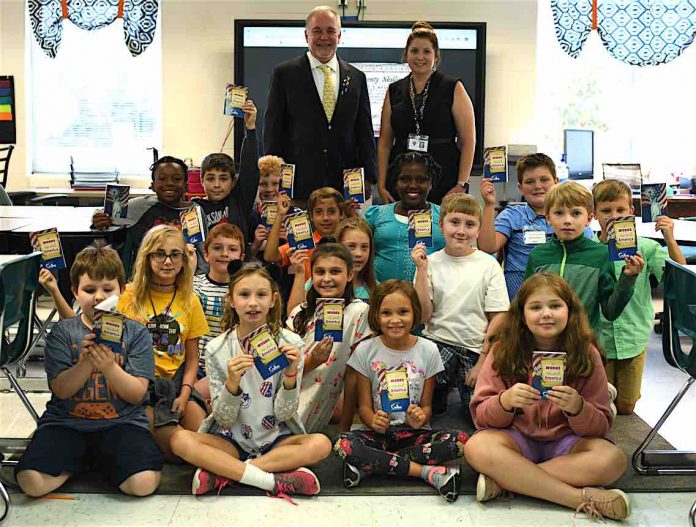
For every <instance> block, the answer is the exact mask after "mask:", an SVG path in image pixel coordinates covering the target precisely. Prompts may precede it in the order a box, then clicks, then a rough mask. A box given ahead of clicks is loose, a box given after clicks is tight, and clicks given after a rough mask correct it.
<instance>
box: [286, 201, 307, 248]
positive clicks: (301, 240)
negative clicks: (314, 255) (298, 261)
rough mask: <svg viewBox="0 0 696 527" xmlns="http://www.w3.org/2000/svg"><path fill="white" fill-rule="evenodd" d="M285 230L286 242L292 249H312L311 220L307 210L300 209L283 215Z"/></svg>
mask: <svg viewBox="0 0 696 527" xmlns="http://www.w3.org/2000/svg"><path fill="white" fill-rule="evenodd" d="M285 230H286V231H287V232H288V244H289V245H290V247H292V248H293V249H314V238H313V237H312V222H311V221H310V220H309V216H308V215H307V212H305V211H303V210H301V211H299V212H295V213H292V214H288V215H287V216H285Z"/></svg>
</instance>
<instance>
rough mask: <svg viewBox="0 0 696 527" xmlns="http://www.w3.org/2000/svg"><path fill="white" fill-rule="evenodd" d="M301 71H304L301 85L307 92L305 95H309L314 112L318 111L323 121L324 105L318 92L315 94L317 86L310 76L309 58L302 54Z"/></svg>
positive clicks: (324, 114)
mask: <svg viewBox="0 0 696 527" xmlns="http://www.w3.org/2000/svg"><path fill="white" fill-rule="evenodd" d="M302 69H303V70H304V73H303V76H304V82H303V84H304V85H305V90H307V93H310V94H311V95H310V96H309V98H310V99H311V100H312V101H314V102H313V103H311V104H313V105H314V106H315V111H318V112H319V113H321V115H323V116H324V119H326V112H325V111H324V105H323V104H322V103H321V97H319V92H317V85H316V84H314V76H313V75H312V67H311V65H310V63H309V58H307V54H304V55H303V56H302ZM334 111H335V110H334Z"/></svg>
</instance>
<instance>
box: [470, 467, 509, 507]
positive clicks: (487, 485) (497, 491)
mask: <svg viewBox="0 0 696 527" xmlns="http://www.w3.org/2000/svg"><path fill="white" fill-rule="evenodd" d="M502 492H503V489H502V488H500V485H498V484H497V483H496V482H495V481H493V480H492V479H491V478H489V477H488V476H486V475H485V474H479V477H478V481H477V482H476V501H478V502H481V503H483V502H484V501H490V500H493V499H495V498H497V497H498V496H500V495H501V494H502Z"/></svg>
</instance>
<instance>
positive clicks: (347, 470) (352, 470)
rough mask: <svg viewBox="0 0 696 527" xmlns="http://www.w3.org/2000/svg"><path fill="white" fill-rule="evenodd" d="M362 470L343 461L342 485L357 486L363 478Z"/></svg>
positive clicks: (348, 487)
mask: <svg viewBox="0 0 696 527" xmlns="http://www.w3.org/2000/svg"><path fill="white" fill-rule="evenodd" d="M363 477H364V474H363V473H362V471H361V470H360V469H359V468H357V467H354V466H353V465H351V464H349V463H343V486H344V487H346V488H347V489H350V488H353V487H357V486H358V484H359V483H360V480H361V479H363Z"/></svg>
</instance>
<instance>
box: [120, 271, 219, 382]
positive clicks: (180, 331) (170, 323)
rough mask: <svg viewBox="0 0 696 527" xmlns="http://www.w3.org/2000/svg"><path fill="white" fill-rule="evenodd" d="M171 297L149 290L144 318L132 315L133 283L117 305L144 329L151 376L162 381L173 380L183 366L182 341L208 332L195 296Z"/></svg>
mask: <svg viewBox="0 0 696 527" xmlns="http://www.w3.org/2000/svg"><path fill="white" fill-rule="evenodd" d="M172 295H173V293H161V292H158V291H150V296H151V298H152V302H150V303H149V305H146V309H145V311H146V313H147V317H144V318H143V317H139V316H138V315H137V314H136V313H135V308H134V305H133V301H134V294H133V284H128V285H127V286H126V291H125V292H124V293H123V294H122V295H121V298H120V300H119V302H118V310H119V311H120V312H121V313H123V314H125V315H126V316H127V317H131V318H133V319H135V320H137V321H138V322H140V323H141V324H144V325H145V327H146V328H147V330H148V332H149V333H150V338H151V342H152V348H153V350H154V353H155V375H156V376H157V377H164V378H166V379H171V378H172V377H174V374H175V373H176V371H177V370H178V369H179V367H180V366H181V365H182V364H183V362H184V358H185V357H184V354H185V351H186V341H187V340H190V339H195V338H199V337H202V336H203V335H205V334H206V333H208V330H209V328H208V323H207V322H206V320H205V315H204V314H203V308H202V307H201V302H200V301H199V300H198V297H197V296H196V295H195V294H192V295H191V296H190V297H189V298H188V299H185V298H183V295H182V294H181V292H180V291H178V292H177V293H176V296H175V297H174V298H173V299H172ZM153 304H154V310H153Z"/></svg>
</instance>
